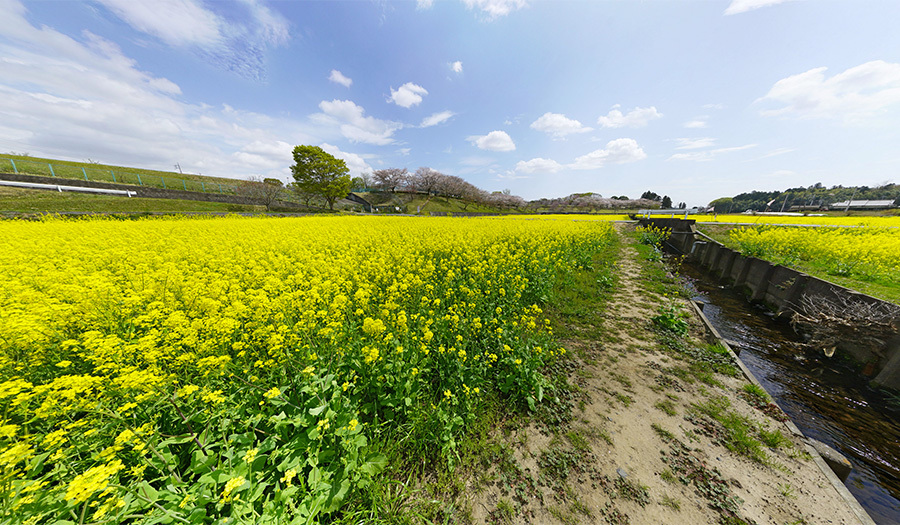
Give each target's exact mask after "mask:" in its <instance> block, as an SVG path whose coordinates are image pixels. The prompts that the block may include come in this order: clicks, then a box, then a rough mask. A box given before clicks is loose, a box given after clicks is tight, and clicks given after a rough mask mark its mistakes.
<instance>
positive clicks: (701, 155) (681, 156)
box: [668, 144, 756, 162]
mask: <svg viewBox="0 0 900 525" xmlns="http://www.w3.org/2000/svg"><path fill="white" fill-rule="evenodd" d="M755 147H756V144H745V145H743V146H733V147H730V148H718V149H711V150H707V151H696V152H692V153H676V154H674V155H672V156H671V157H669V158H668V160H687V161H694V162H707V161H710V160H713V159H714V158H715V157H717V156H719V155H721V154H722V153H731V152H733V151H742V150H745V149H750V148H755Z"/></svg>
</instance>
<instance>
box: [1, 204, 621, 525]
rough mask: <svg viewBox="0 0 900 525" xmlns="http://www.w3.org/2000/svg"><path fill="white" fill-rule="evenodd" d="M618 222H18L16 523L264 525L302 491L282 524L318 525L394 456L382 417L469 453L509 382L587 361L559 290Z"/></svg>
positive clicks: (5, 459) (5, 380)
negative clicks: (473, 431) (471, 438)
mask: <svg viewBox="0 0 900 525" xmlns="http://www.w3.org/2000/svg"><path fill="white" fill-rule="evenodd" d="M612 236H613V231H612V228H611V227H610V225H609V224H608V221H607V220H604V219H600V218H597V219H595V218H588V219H585V218H584V217H579V218H578V219H577V220H573V219H572V218H570V217H529V218H484V219H450V218H396V217H324V218H323V217H310V218H291V219H261V218H231V217H229V218H217V219H206V218H194V219H186V218H166V219H148V220H137V221H119V220H110V219H94V220H79V221H68V220H59V219H46V220H43V221H39V222H20V221H9V222H0V280H2V282H3V283H4V286H3V287H2V288H0V405H2V408H3V412H2V413H3V414H4V416H3V418H4V419H3V420H0V467H2V470H0V520H2V519H7V520H8V519H10V518H12V519H14V520H22V521H24V520H34V521H48V522H52V521H55V520H58V519H70V518H71V515H72V513H75V514H76V515H88V516H95V518H94V519H101V518H102V519H103V520H108V521H109V522H111V523H118V522H140V521H142V520H154V519H162V518H163V517H165V516H167V515H171V516H179V517H181V518H182V519H185V520H189V521H191V520H196V519H201V520H202V519H209V518H215V519H219V518H226V517H230V518H234V519H235V520H236V521H241V520H242V519H244V518H243V517H246V516H257V517H258V516H266V515H267V514H268V513H275V512H276V510H275V507H274V506H273V505H274V503H273V502H274V501H276V500H278V501H285V500H286V499H288V498H290V499H291V500H292V501H293V502H294V504H293V505H292V506H291V507H290V508H291V509H293V510H290V512H292V513H294V514H293V515H292V516H283V517H280V518H279V519H288V520H289V521H290V520H291V519H294V518H297V519H299V521H303V522H315V521H317V520H319V519H320V518H321V517H322V516H324V515H327V514H329V513H332V512H335V511H337V510H338V509H339V508H340V507H341V505H342V503H343V498H344V497H345V496H346V494H347V493H348V491H352V490H355V488H356V487H357V486H362V485H363V484H365V483H368V482H370V481H369V480H370V479H371V478H372V476H375V475H377V473H378V471H379V470H380V469H381V468H383V466H384V458H381V457H379V456H378V455H377V454H374V453H372V452H370V450H369V446H368V443H369V442H370V440H372V439H377V435H376V434H374V433H373V432H376V431H377V430H376V429H377V426H376V425H370V424H369V423H370V422H372V421H375V420H377V421H378V422H379V425H381V424H384V422H385V421H389V422H394V423H395V424H406V425H408V426H409V427H410V428H413V432H414V433H415V434H414V438H415V439H417V440H420V441H422V442H423V443H424V444H426V446H425V447H423V449H426V450H433V451H434V453H435V454H436V455H439V456H440V457H442V458H452V457H453V456H454V454H453V452H454V447H455V439H456V437H455V436H459V435H460V434H461V432H463V431H464V430H465V428H466V426H467V425H468V424H469V423H470V422H472V421H473V420H474V417H475V414H476V412H477V411H478V406H479V403H482V402H483V397H484V396H485V395H492V396H499V397H501V398H503V399H504V400H506V401H507V402H508V403H509V404H510V405H511V406H519V407H530V406H533V404H534V403H535V402H536V401H537V399H538V398H539V395H538V392H540V391H541V390H542V389H544V388H549V382H547V380H546V379H544V378H543V377H542V375H541V374H540V369H541V367H542V366H543V364H544V363H546V362H548V361H549V360H552V359H555V358H556V356H558V355H561V354H562V353H564V350H563V349H558V350H547V349H549V348H557V345H554V344H553V338H552V334H551V333H550V330H549V328H548V326H547V323H546V320H544V319H543V318H542V310H541V307H540V302H541V300H542V298H543V297H544V296H546V294H547V293H548V292H549V290H550V288H551V287H552V286H553V284H554V282H556V280H557V278H558V277H559V276H560V275H561V274H563V273H565V272H568V271H571V269H572V268H576V267H579V266H583V265H585V264H587V263H588V262H590V259H591V257H592V256H593V254H595V253H597V252H598V251H599V250H603V249H605V248H606V246H607V245H608V243H609V241H610V239H611V238H612ZM447 394H449V395H447ZM34 487H40V490H38V489H35V488H34ZM242 487H253V489H247V490H243V489H242ZM257 487H261V488H260V489H259V490H256V489H257ZM333 487H343V488H342V490H340V491H334V490H332V488H333ZM239 489H241V490H242V491H240V494H241V497H240V498H237V497H235V496H236V494H237V492H239ZM195 507H196V508H197V509H200V510H198V511H197V512H202V513H203V516H205V518H198V516H199V515H192V514H191V512H194V511H195ZM208 513H212V514H208ZM242 516H243V517H242ZM279 516H280V515H279ZM167 519H168V518H167ZM247 519H251V518H247ZM251 521H252V519H251Z"/></svg>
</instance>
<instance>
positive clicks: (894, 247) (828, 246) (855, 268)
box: [729, 226, 900, 283]
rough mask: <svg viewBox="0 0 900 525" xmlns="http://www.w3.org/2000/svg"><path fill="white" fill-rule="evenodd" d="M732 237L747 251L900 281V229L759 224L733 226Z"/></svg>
mask: <svg viewBox="0 0 900 525" xmlns="http://www.w3.org/2000/svg"><path fill="white" fill-rule="evenodd" d="M729 237H730V240H731V242H732V243H734V245H735V246H736V247H737V248H738V249H739V250H740V251H741V253H742V254H744V255H748V256H753V257H761V258H765V259H769V260H772V261H773V262H775V263H778V264H785V265H792V264H795V263H814V264H816V265H819V266H823V267H825V268H826V269H827V271H828V272H830V273H833V274H836V275H846V276H857V277H862V278H865V279H883V280H886V281H892V282H896V283H900V257H898V256H897V255H898V254H900V229H894V228H873V227H861V228H824V227H822V228H797V227H772V226H760V227H753V228H749V227H745V228H738V229H735V230H731V232H729Z"/></svg>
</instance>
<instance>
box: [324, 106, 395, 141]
mask: <svg viewBox="0 0 900 525" xmlns="http://www.w3.org/2000/svg"><path fill="white" fill-rule="evenodd" d="M319 109H320V110H322V113H318V114H315V115H313V116H312V117H311V118H312V119H313V121H315V122H319V123H323V124H331V125H336V126H339V128H340V131H341V134H342V135H343V136H344V137H345V138H347V139H349V140H351V141H353V142H364V143H366V144H375V145H378V146H384V145H386V144H391V143H392V142H394V139H393V138H392V136H393V134H394V132H395V131H397V130H398V129H400V128H401V127H403V126H402V125H401V124H399V123H397V122H391V121H388V120H380V119H377V118H375V117H367V116H366V110H365V109H363V108H362V106H358V105H356V104H355V103H354V102H352V101H350V100H337V99H335V100H332V101H330V102H329V101H327V100H323V101H322V102H320V103H319Z"/></svg>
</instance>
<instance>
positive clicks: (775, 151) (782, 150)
mask: <svg viewBox="0 0 900 525" xmlns="http://www.w3.org/2000/svg"><path fill="white" fill-rule="evenodd" d="M793 151H797V149H796V148H777V149H773V150H772V151H770V152H768V153H766V154H765V155H763V156H762V157H759V158H757V159H755V160H762V159H767V158H769V157H777V156H778V155H784V154H785V153H791V152H793Z"/></svg>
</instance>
